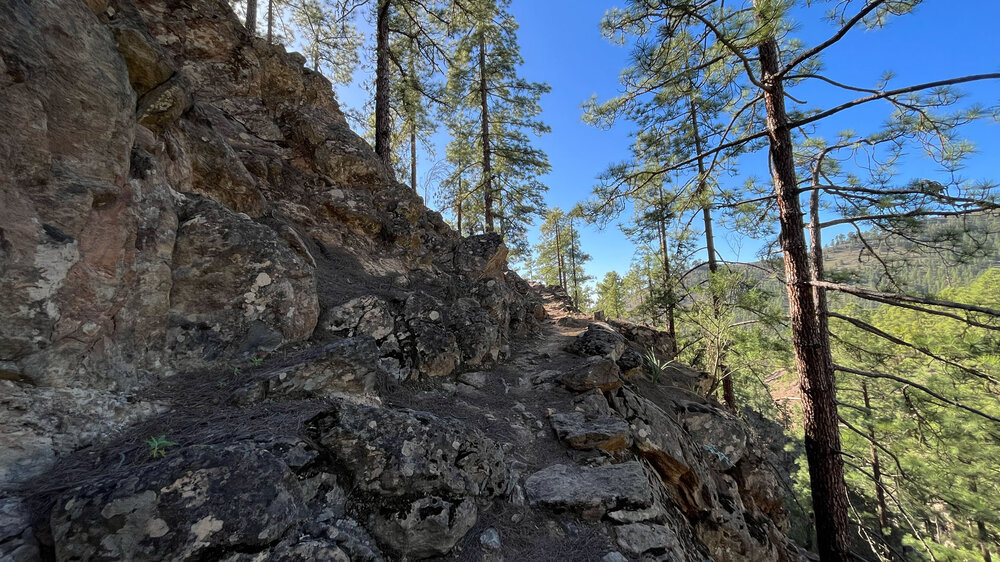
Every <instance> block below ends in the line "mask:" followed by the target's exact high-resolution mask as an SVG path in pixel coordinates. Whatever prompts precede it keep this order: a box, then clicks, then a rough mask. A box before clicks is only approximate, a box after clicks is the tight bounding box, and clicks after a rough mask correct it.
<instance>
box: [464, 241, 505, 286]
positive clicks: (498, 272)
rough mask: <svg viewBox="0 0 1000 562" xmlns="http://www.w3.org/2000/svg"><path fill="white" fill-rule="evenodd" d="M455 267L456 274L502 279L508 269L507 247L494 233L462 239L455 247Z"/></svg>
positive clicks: (476, 277)
mask: <svg viewBox="0 0 1000 562" xmlns="http://www.w3.org/2000/svg"><path fill="white" fill-rule="evenodd" d="M454 265H455V271H456V272H458V273H460V274H462V275H466V276H468V277H472V278H474V279H482V278H485V277H501V276H502V274H503V271H504V270H505V269H507V246H505V245H504V243H503V238H502V237H501V236H500V235H499V234H496V233H494V232H490V233H487V234H477V235H475V236H468V237H465V238H462V240H461V242H459V243H458V245H457V246H456V247H455V257H454Z"/></svg>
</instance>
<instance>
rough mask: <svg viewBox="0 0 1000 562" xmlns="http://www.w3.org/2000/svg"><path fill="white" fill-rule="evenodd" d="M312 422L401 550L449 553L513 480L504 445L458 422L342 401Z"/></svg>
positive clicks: (380, 530) (376, 523)
mask: <svg viewBox="0 0 1000 562" xmlns="http://www.w3.org/2000/svg"><path fill="white" fill-rule="evenodd" d="M312 423H313V424H314V426H315V428H316V429H315V433H316V437H317V440H318V442H319V443H320V445H321V446H322V447H323V448H324V449H325V450H326V451H327V452H328V453H329V454H330V455H332V456H333V457H334V458H335V459H336V462H337V464H338V465H339V466H340V467H342V469H343V470H344V471H345V472H346V475H347V479H348V482H349V483H350V485H351V486H353V489H354V490H355V500H354V501H356V502H360V503H361V504H363V506H364V508H365V509H366V510H369V513H370V520H369V522H368V523H369V525H370V528H371V529H372V531H373V533H374V534H375V537H376V538H377V539H378V540H379V541H380V542H381V543H382V544H383V545H384V546H385V547H386V548H388V549H389V550H390V551H392V552H394V553H395V554H396V555H399V556H405V557H410V558H421V557H427V556H431V555H440V554H444V553H446V552H448V551H449V550H450V549H451V548H452V547H453V546H454V545H455V544H456V543H457V542H458V540H459V539H461V538H462V537H463V536H464V535H465V533H466V532H467V531H468V530H469V529H470V528H472V526H473V525H474V524H475V522H476V520H477V518H478V513H479V506H480V505H481V504H485V503H488V502H489V501H490V500H492V498H494V497H496V496H501V495H504V494H506V493H507V492H508V491H509V489H510V487H511V485H512V484H511V481H510V475H509V468H508V466H507V463H506V461H505V458H504V454H503V451H502V450H501V448H500V446H499V445H498V444H497V443H495V442H493V441H492V440H490V439H488V438H487V437H485V436H484V435H483V434H482V433H480V432H479V431H476V430H473V429H471V428H469V427H467V426H465V425H464V424H462V423H460V422H458V421H456V420H449V419H442V418H438V417H437V416H434V415H431V414H428V413H426V412H416V411H407V410H388V409H383V408H373V407H368V406H363V405H358V404H353V403H349V402H340V403H339V404H338V406H337V407H336V408H334V409H332V410H330V411H328V412H326V413H324V414H322V415H320V416H319V417H317V418H316V419H314V420H313V422H312Z"/></svg>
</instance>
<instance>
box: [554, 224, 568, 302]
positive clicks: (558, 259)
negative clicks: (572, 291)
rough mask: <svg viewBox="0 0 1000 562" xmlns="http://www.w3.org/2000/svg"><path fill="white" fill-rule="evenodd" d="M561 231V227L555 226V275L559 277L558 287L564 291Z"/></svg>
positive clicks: (564, 279)
mask: <svg viewBox="0 0 1000 562" xmlns="http://www.w3.org/2000/svg"><path fill="white" fill-rule="evenodd" d="M561 231H562V227H560V226H559V225H558V224H556V273H558V275H559V286H560V287H562V288H563V289H565V288H566V278H565V276H564V275H565V274H564V273H563V258H562V236H560V233H561Z"/></svg>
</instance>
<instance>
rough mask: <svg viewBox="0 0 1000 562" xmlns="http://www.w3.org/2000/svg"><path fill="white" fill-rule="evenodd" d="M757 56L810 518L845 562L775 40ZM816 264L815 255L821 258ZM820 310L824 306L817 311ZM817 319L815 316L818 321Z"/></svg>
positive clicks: (824, 371)
mask: <svg viewBox="0 0 1000 562" xmlns="http://www.w3.org/2000/svg"><path fill="white" fill-rule="evenodd" d="M757 52H758V55H759V59H760V65H761V73H762V76H761V78H762V82H763V85H764V88H763V95H764V107H765V109H766V111H767V132H768V141H769V144H770V148H769V155H770V160H771V175H772V179H773V181H774V193H775V196H776V199H777V203H778V219H779V223H780V225H781V231H780V234H779V241H780V243H781V248H782V251H783V252H784V260H785V283H786V289H787V291H788V313H789V320H790V324H791V327H792V346H793V349H794V351H795V363H796V367H797V370H798V373H799V385H800V389H801V392H802V412H803V416H804V418H805V419H804V424H803V425H804V429H805V448H806V458H807V459H808V461H809V478H810V484H811V489H812V500H813V512H814V514H815V517H816V537H817V547H818V548H817V550H818V551H819V555H820V559H821V560H822V561H823V562H834V561H838V562H839V561H843V562H847V561H848V560H850V558H851V557H850V554H849V550H848V519H847V486H846V484H845V482H844V460H843V459H842V458H841V456H840V427H839V419H838V417H837V397H836V388H835V386H834V370H833V358H832V357H831V354H830V335H829V333H828V332H827V330H826V329H825V328H826V316H825V311H826V310H825V307H824V308H822V309H820V308H819V306H818V303H817V300H816V297H817V296H820V295H815V294H814V293H813V290H812V287H811V286H810V284H809V281H810V271H809V251H808V249H807V246H806V239H805V234H804V232H803V230H804V226H805V225H804V224H803V221H802V207H801V205H800V203H799V192H798V182H797V178H796V173H795V155H794V152H793V145H792V134H791V130H790V129H789V128H788V114H787V111H786V110H785V99H784V96H785V92H784V84H783V82H782V78H781V77H780V76H777V74H778V69H779V68H780V66H781V62H780V59H779V55H778V44H777V41H776V40H775V39H774V38H769V39H767V40H765V41H764V42H762V43H761V44H760V45H759V46H758V48H757ZM820 257H822V256H821V254H820ZM823 304H825V303H823ZM817 312H820V314H817Z"/></svg>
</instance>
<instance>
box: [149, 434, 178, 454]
mask: <svg viewBox="0 0 1000 562" xmlns="http://www.w3.org/2000/svg"><path fill="white" fill-rule="evenodd" d="M146 444H147V445H149V454H150V455H152V456H153V458H154V459H155V458H157V457H165V456H167V448H168V447H173V446H174V445H176V444H177V443H174V442H173V441H167V436H166V435H161V436H159V437H150V438H149V440H148V441H146Z"/></svg>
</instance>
